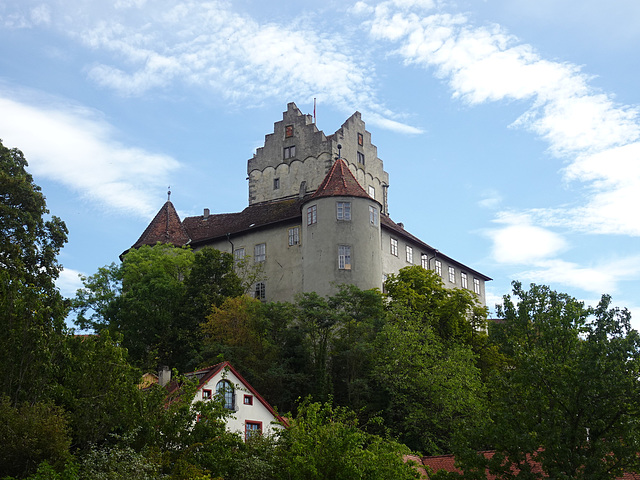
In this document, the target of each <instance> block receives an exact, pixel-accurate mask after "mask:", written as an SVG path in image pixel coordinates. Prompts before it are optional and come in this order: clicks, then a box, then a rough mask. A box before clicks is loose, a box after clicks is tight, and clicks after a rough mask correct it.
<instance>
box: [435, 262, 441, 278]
mask: <svg viewBox="0 0 640 480" xmlns="http://www.w3.org/2000/svg"><path fill="white" fill-rule="evenodd" d="M434 268H435V271H436V274H437V275H438V276H439V277H440V278H442V262H441V261H440V260H436V263H435V267H434Z"/></svg>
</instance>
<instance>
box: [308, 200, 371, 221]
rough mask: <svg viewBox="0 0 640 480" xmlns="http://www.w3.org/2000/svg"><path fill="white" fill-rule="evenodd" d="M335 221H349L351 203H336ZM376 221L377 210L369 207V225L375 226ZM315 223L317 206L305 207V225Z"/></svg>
mask: <svg viewBox="0 0 640 480" xmlns="http://www.w3.org/2000/svg"><path fill="white" fill-rule="evenodd" d="M336 219H338V220H342V221H349V220H351V202H336ZM378 221H379V220H378V209H377V208H376V207H374V206H373V205H369V223H370V224H371V225H373V226H377V225H378ZM315 223H318V206H317V205H311V206H310V207H307V225H313V224H315Z"/></svg>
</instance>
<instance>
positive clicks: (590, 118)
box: [0, 0, 640, 328]
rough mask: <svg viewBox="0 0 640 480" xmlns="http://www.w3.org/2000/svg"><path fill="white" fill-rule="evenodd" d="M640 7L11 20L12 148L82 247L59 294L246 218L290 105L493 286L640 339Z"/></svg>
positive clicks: (111, 14)
mask: <svg viewBox="0 0 640 480" xmlns="http://www.w3.org/2000/svg"><path fill="white" fill-rule="evenodd" d="M638 25H640V3H638V2H637V1H636V0H619V1H614V2H602V1H600V0H597V1H596V0H580V1H578V0H564V1H562V2H558V1H557V0H555V1H552V0H537V1H536V2H532V1H530V0H486V1H471V0H458V1H455V2H448V1H442V2H441V1H436V0H395V1H394V0H388V1H380V2H374V1H357V2H348V1H333V0H328V1H324V2H310V1H299V2H264V1H254V0H238V1H233V2H231V1H215V0H213V1H208V2H199V1H186V2H169V1H164V0H155V1H152V0H115V1H113V2H102V1H90V0H74V1H69V0H49V1H44V2H43V1H38V0H21V1H20V2H16V1H15V0H12V1H6V0H0V138H2V140H3V143H4V144H5V145H6V146H9V147H18V148H20V149H21V150H23V152H24V153H25V155H26V157H27V159H28V160H29V163H30V171H31V172H32V174H33V175H34V178H35V181H36V183H38V184H39V185H41V186H42V188H43V191H44V193H45V195H46V196H47V201H48V205H49V208H50V210H51V212H52V213H53V214H55V215H58V216H60V217H62V218H63V220H65V222H66V223H67V225H68V227H69V230H70V235H69V243H68V244H67V246H66V247H65V248H64V250H63V252H62V254H61V257H60V260H61V262H62V263H63V265H64V267H65V271H64V273H63V275H62V276H61V278H60V281H59V286H60V288H61V290H62V291H63V293H65V294H66V295H72V294H73V292H74V291H75V288H77V287H78V286H79V285H80V284H79V281H78V274H92V273H94V272H95V271H96V270H97V268H98V267H100V266H103V265H106V264H109V263H111V262H112V261H117V259H118V255H119V254H120V253H121V252H122V251H123V250H125V249H127V248H128V247H129V246H130V245H131V244H132V243H134V242H135V241H136V240H137V238H138V236H139V235H140V234H141V233H142V231H143V230H144V228H145V227H146V225H147V224H148V222H149V220H150V219H151V218H152V217H153V215H154V214H155V213H156V212H157V210H158V209H159V208H160V206H161V205H162V204H163V203H164V201H165V200H166V191H167V187H168V186H169V185H170V186H171V190H172V192H173V193H172V196H171V200H172V201H173V203H174V205H175V206H176V208H177V209H178V211H179V213H180V214H181V216H183V217H184V216H185V215H197V214H201V213H202V210H203V208H210V209H211V211H212V213H221V212H233V211H239V210H241V209H242V208H244V207H245V206H246V205H247V182H246V162H247V159H248V158H250V157H251V155H252V154H253V152H254V150H255V148H257V147H259V146H261V145H262V143H263V141H264V135H265V134H268V133H270V132H271V131H272V128H273V122H275V121H278V120H280V119H281V115H282V112H283V111H284V110H286V104H287V103H288V102H291V101H293V102H296V104H297V105H298V107H299V108H300V109H301V110H302V111H303V112H305V113H312V110H313V99H314V98H317V102H318V106H317V124H318V127H319V128H320V129H322V130H324V131H325V133H327V134H329V133H333V132H334V131H335V130H336V129H338V128H339V127H340V125H341V124H342V122H344V120H346V118H348V116H349V115H351V114H352V113H353V112H354V111H356V110H358V111H360V112H361V113H362V118H363V120H364V121H365V122H366V123H367V129H368V130H369V131H370V132H371V134H372V141H373V143H374V144H376V145H377V147H378V154H379V156H380V158H382V160H383V161H384V165H385V169H386V170H387V171H388V172H389V175H390V190H389V206H390V213H391V217H392V218H393V219H394V220H395V221H396V222H403V223H404V225H405V227H406V228H407V230H409V231H410V232H411V233H413V234H414V235H417V236H418V237H420V238H422V239H423V240H424V241H425V242H427V243H429V244H430V245H432V246H434V247H435V248H438V249H439V250H441V251H443V252H445V253H446V254H447V255H449V256H452V257H454V258H457V259H459V260H460V261H462V262H463V263H465V264H467V265H469V266H471V267H473V268H475V269H477V270H479V271H481V272H483V273H485V274H486V275H488V276H490V277H492V278H493V279H494V280H493V281H492V282H490V283H489V284H488V285H487V293H488V304H489V305H490V306H493V305H494V304H495V303H496V302H497V301H499V300H500V298H501V296H502V295H503V294H506V293H508V292H509V291H510V282H511V281H512V280H520V281H522V282H523V283H524V284H528V283H531V282H534V283H542V284H548V285H550V286H551V287H552V288H553V289H556V290H559V291H563V292H567V293H569V294H571V295H573V296H575V297H577V298H579V299H581V300H584V301H585V302H586V303H587V304H594V303H596V302H597V301H598V299H599V297H600V295H601V294H602V293H608V294H611V295H612V296H613V303H614V304H615V305H618V306H621V307H627V308H629V309H630V310H631V311H632V312H633V313H634V317H635V319H634V326H635V327H636V328H638V327H640V300H639V299H638V298H637V292H638V287H639V286H640V248H639V246H640V243H639V242H638V237H639V236H640V215H638V214H637V212H636V209H637V208H638V205H640V118H639V116H638V113H639V110H638V105H640V89H638V72H639V71H640V55H639V52H640V28H638Z"/></svg>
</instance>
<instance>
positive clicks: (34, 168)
mask: <svg viewBox="0 0 640 480" xmlns="http://www.w3.org/2000/svg"><path fill="white" fill-rule="evenodd" d="M0 111H2V115H0V132H2V139H3V143H4V144H5V146H8V147H18V148H20V150H22V151H23V152H24V153H25V156H26V158H27V160H28V161H29V169H30V171H31V172H32V173H34V174H36V175H41V176H44V177H46V178H48V179H51V180H54V181H57V182H60V183H61V184H63V185H65V186H67V187H68V188H70V189H72V190H74V191H78V192H79V193H80V194H81V195H82V196H83V197H85V198H87V199H88V200H90V201H93V202H95V203H96V204H99V205H104V206H106V207H107V208H115V209H118V210H121V211H127V212H130V213H134V214H138V215H141V216H144V217H147V216H149V215H151V214H152V213H153V212H155V210H156V209H157V195H155V192H157V189H158V187H159V186H160V185H166V184H167V177H168V174H169V172H170V171H172V170H174V169H176V168H178V166H179V164H178V162H177V161H176V160H174V159H173V158H171V157H168V156H166V155H161V154H155V153H151V152H147V151H145V150H142V149H139V148H135V147H130V146H125V145H123V144H121V143H119V142H118V140H117V132H116V131H115V129H113V127H111V126H110V125H109V124H108V123H107V122H105V121H104V120H103V119H101V118H100V117H99V115H98V114H97V113H96V112H94V111H91V110H89V109H85V108H82V107H80V106H78V105H75V104H69V103H64V102H62V101H60V100H59V99H53V98H50V97H43V96H42V95H40V94H38V93H37V92H33V91H26V90H20V91H17V90H10V89H7V88H2V89H0Z"/></svg>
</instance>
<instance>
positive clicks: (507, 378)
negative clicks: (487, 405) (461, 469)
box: [461, 282, 640, 479]
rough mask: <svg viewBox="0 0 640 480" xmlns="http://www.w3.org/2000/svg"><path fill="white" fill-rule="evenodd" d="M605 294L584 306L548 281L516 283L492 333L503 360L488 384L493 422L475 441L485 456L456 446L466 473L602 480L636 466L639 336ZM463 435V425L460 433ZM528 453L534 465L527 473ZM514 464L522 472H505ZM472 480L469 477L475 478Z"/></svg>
mask: <svg viewBox="0 0 640 480" xmlns="http://www.w3.org/2000/svg"><path fill="white" fill-rule="evenodd" d="M610 301H611V299H610V297H608V296H606V295H605V296H603V297H602V300H601V301H600V303H599V305H598V306H597V307H596V308H587V307H585V306H584V305H583V303H582V302H579V301H577V300H576V299H574V298H572V297H570V296H569V295H566V294H562V293H557V292H555V291H552V290H550V289H549V288H548V287H545V286H538V285H532V286H531V288H530V289H529V290H528V291H527V290H524V289H523V288H522V286H521V285H520V284H519V283H517V282H514V284H513V297H512V296H505V297H504V305H503V307H502V308H500V309H499V312H498V313H499V316H500V317H501V318H502V321H501V323H499V324H497V325H495V326H494V328H493V329H492V330H493V333H492V338H493V339H494V341H495V342H496V343H497V344H498V345H499V346H500V348H501V350H502V351H503V352H504V353H505V354H506V356H507V357H508V359H509V367H508V368H505V369H504V370H503V371H502V372H500V373H499V374H498V372H496V375H495V376H494V378H493V379H492V382H491V383H490V391H491V392H492V395H491V406H492V408H491V411H492V422H490V423H488V424H487V429H486V430H485V431H484V435H483V436H481V437H480V438H479V439H477V437H476V439H477V441H479V442H482V443H483V444H484V445H488V446H491V447H493V448H495V449H496V455H495V456H494V457H493V459H492V460H490V461H488V460H486V459H484V457H478V456H475V455H471V454H469V450H470V449H473V447H475V446H477V444H478V443H476V444H475V445H472V444H471V443H470V442H469V441H468V439H467V441H465V442H463V443H465V444H466V445H467V447H471V448H470V449H468V450H467V453H466V454H465V453H462V456H461V458H462V459H465V461H466V465H467V466H468V471H469V473H468V476H469V477H470V478H471V477H472V475H474V472H475V474H478V473H481V474H483V473H484V469H485V468H486V467H489V468H490V469H491V470H492V471H494V472H496V473H497V474H498V475H499V478H516V477H517V478H542V477H543V476H548V477H550V478H558V479H570V478H571V479H596V478H597V479H604V478H612V479H613V478H616V477H619V476H621V475H622V473H623V472H624V471H638V470H639V469H640V458H639V457H638V452H639V451H640V384H639V382H638V378H640V336H639V335H638V333H637V332H636V331H635V330H633V329H631V327H630V323H629V321H630V315H629V312H628V311H626V310H620V309H618V308H612V307H611V306H610ZM467 433H469V432H467ZM527 458H531V459H534V460H535V461H537V462H539V464H540V465H541V468H542V471H541V472H539V473H537V472H531V471H530V469H529V465H528V461H527ZM511 464H515V465H517V466H518V467H519V469H520V472H514V471H511V470H510V469H509V466H510V465H511ZM473 478H475V477H473Z"/></svg>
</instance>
